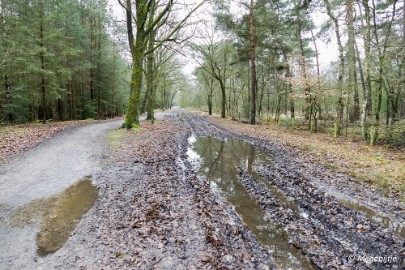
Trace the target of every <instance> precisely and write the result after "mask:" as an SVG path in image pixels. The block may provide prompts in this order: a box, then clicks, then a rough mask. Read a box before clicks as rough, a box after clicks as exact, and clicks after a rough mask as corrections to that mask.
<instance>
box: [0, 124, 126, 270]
mask: <svg viewBox="0 0 405 270" xmlns="http://www.w3.org/2000/svg"><path fill="white" fill-rule="evenodd" d="M121 122H122V120H119V121H112V122H107V123H105V122H104V123H98V124H91V125H86V126H81V127H77V128H72V129H70V130H68V131H66V132H64V133H62V134H60V135H57V136H56V137H54V138H53V139H51V140H48V141H46V142H44V143H42V144H40V145H39V146H38V147H36V148H34V149H33V150H31V151H29V152H27V153H25V154H24V155H22V156H17V157H15V158H13V159H11V160H9V161H8V162H6V163H3V164H0V250H1V252H0V268H1V269H17V268H18V269H22V268H27V269H32V268H31V266H30V265H31V263H32V262H33V258H34V257H35V251H36V247H35V233H36V231H37V229H36V228H32V227H24V228H18V229H16V228H13V227H11V226H9V224H8V221H9V220H10V216H11V215H12V214H13V213H14V212H15V211H16V209H17V208H18V207H21V206H22V205H25V204H28V203H31V202H33V201H35V200H40V199H43V198H46V197H49V196H51V195H54V194H56V193H58V192H60V191H62V190H64V189H66V188H67V187H68V186H70V185H71V184H72V183H74V182H75V181H77V180H79V179H80V178H83V177H84V176H87V175H94V174H95V173H96V172H98V171H99V170H100V164H99V159H100V156H101V154H102V147H101V146H102V145H103V142H104V140H105V135H106V133H107V131H109V130H111V129H114V128H118V127H119V126H120V124H121Z"/></svg>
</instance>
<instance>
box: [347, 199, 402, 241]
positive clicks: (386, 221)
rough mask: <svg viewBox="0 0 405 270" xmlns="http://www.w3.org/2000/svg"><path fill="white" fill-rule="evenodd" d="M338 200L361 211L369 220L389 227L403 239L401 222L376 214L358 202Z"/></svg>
mask: <svg viewBox="0 0 405 270" xmlns="http://www.w3.org/2000/svg"><path fill="white" fill-rule="evenodd" d="M339 202H340V203H341V204H343V205H344V206H346V207H348V208H350V209H353V210H356V211H358V212H361V213H363V214H364V215H365V216H366V217H367V218H369V219H370V220H372V221H374V222H375V223H378V224H380V225H381V226H382V227H384V228H386V229H389V230H390V231H393V232H394V233H396V234H398V235H399V236H401V237H402V238H404V239H405V225H404V224H403V223H401V222H396V221H393V220H392V219H391V218H390V217H387V216H383V215H381V214H378V213H377V212H376V211H374V210H372V209H370V208H368V207H366V206H364V205H361V204H359V203H355V202H350V201H347V200H339Z"/></svg>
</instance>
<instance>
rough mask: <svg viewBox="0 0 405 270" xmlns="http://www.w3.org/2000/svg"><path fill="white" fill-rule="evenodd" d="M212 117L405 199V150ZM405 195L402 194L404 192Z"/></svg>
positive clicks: (238, 132) (240, 132)
mask: <svg viewBox="0 0 405 270" xmlns="http://www.w3.org/2000/svg"><path fill="white" fill-rule="evenodd" d="M209 119H210V120H211V121H213V122H214V123H216V124H217V125H220V126H222V127H225V128H227V129H229V130H230V131H232V132H235V133H237V134H240V135H248V136H254V137H258V138H260V139H264V140H270V141H276V142H278V143H281V144H283V145H286V146H288V147H291V148H294V149H295V150H296V151H298V152H300V153H301V154H302V155H304V156H305V157H306V159H307V160H308V161H312V162H317V163H319V164H321V165H325V166H327V167H329V168H332V169H334V170H336V171H338V172H342V173H345V174H348V175H351V176H353V177H356V178H358V179H361V180H363V181H364V182H365V183H367V184H371V185H372V186H374V187H375V188H377V189H378V190H380V191H382V192H384V193H385V195H388V196H394V197H398V198H399V199H401V200H402V201H405V197H404V195H403V194H404V192H405V152H403V151H395V150H391V149H387V148H386V147H382V146H369V145H367V144H365V143H362V142H351V141H349V140H347V139H345V138H338V139H335V138H333V137H331V135H330V134H325V133H310V132H308V131H303V130H290V129H288V128H284V127H279V126H276V125H275V124H270V125H261V126H251V125H246V124H243V123H240V122H236V121H231V120H229V119H222V118H219V117H214V116H210V117H209ZM401 194H402V195H401Z"/></svg>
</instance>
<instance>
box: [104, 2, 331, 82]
mask: <svg viewBox="0 0 405 270" xmlns="http://www.w3.org/2000/svg"><path fill="white" fill-rule="evenodd" d="M108 1H109V5H110V6H111V7H112V10H113V14H114V16H115V17H116V18H117V19H118V20H122V21H124V20H125V13H124V11H123V8H122V7H121V6H120V5H119V4H118V0H108ZM233 5H234V7H233V9H235V10H237V9H238V7H237V6H236V4H233ZM311 16H312V18H313V20H314V22H315V25H316V26H317V27H320V26H321V25H322V23H323V22H325V21H326V20H327V18H328V16H327V14H325V13H320V12H314V13H312V14H311ZM205 18H206V17H205ZM314 33H316V30H315V31H314ZM316 42H317V46H318V50H319V54H320V56H319V60H320V64H321V66H322V67H327V66H328V65H329V64H330V62H331V61H336V59H337V45H336V40H335V39H332V41H331V42H330V43H329V44H326V43H325V42H323V41H321V40H317V41H316ZM310 46H311V47H312V48H313V43H312V42H311V44H310ZM180 58H182V60H183V61H184V62H185V63H184V67H183V72H184V73H186V74H188V75H191V73H192V72H193V70H194V68H195V67H196V66H197V64H196V62H194V61H193V60H192V59H191V57H187V58H185V57H180ZM321 70H322V68H321Z"/></svg>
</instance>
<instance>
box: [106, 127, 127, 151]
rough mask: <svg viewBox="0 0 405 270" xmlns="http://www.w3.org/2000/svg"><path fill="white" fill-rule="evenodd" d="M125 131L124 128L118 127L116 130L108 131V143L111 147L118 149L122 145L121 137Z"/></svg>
mask: <svg viewBox="0 0 405 270" xmlns="http://www.w3.org/2000/svg"><path fill="white" fill-rule="evenodd" d="M125 132H126V130H125V129H123V128H120V129H116V130H112V131H110V132H109V133H108V145H109V146H110V147H111V148H112V149H118V148H120V147H121V146H122V142H121V140H122V137H123V136H124V133H125Z"/></svg>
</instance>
